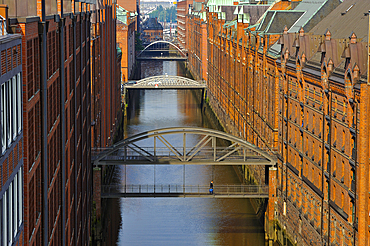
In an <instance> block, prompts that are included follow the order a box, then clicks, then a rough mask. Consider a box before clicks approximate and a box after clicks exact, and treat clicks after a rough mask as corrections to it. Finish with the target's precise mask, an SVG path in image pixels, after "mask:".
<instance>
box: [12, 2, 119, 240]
mask: <svg viewBox="0 0 370 246" xmlns="http://www.w3.org/2000/svg"><path fill="white" fill-rule="evenodd" d="M46 2H47V3H46V4H47V7H48V8H47V9H46V18H45V21H46V22H47V23H48V24H47V25H48V28H47V34H46V40H45V41H46V48H47V51H46V64H47V66H46V68H45V70H46V78H47V81H46V83H47V90H46V92H45V96H46V97H47V105H43V103H42V100H41V99H42V93H43V92H42V90H41V87H42V83H41V82H40V81H42V69H43V68H42V65H41V64H42V62H43V61H42V55H41V47H42V45H41V42H42V35H40V33H39V30H40V21H41V17H42V11H41V10H42V4H41V1H40V2H39V1H38V2H37V5H36V6H35V9H34V11H35V12H34V13H33V12H32V13H28V12H26V13H25V14H24V15H20V14H19V13H23V12H22V11H23V10H22V8H21V7H19V6H20V5H17V6H18V9H16V11H13V13H15V14H14V15H13V16H12V17H13V18H12V19H11V22H10V23H11V30H12V31H13V32H15V33H19V34H21V35H22V68H23V102H24V106H23V108H24V112H23V123H24V138H23V145H24V150H23V153H24V157H25V158H24V179H23V184H24V215H23V219H24V241H23V243H22V244H24V245H46V244H50V245H62V243H63V244H66V245H87V244H89V242H90V227H91V225H90V223H91V222H90V217H91V206H92V192H93V190H92V181H93V180H92V166H91V147H92V146H94V147H101V146H106V145H108V144H110V143H111V141H112V140H111V138H112V137H113V135H114V131H115V126H116V125H117V121H118V120H117V118H118V113H119V112H120V71H119V64H120V59H121V56H119V57H118V56H117V51H116V41H115V40H116V36H115V30H116V20H115V7H114V8H113V6H112V4H111V3H110V2H109V1H97V2H98V4H97V7H96V6H95V5H92V6H91V5H89V4H85V3H78V2H74V1H72V2H68V1H63V5H64V6H63V7H64V15H63V16H60V11H61V2H60V1H57V2H55V1H54V2H55V3H56V5H55V6H53V4H51V3H49V1H46ZM50 2H51V1H50ZM48 3H49V4H51V5H48ZM32 6H33V5H32V4H31V5H30V7H32ZM100 6H103V7H100ZM49 7H51V8H50V9H49ZM31 10H32V8H31ZM36 13H37V14H38V16H39V17H30V16H35V14H36ZM62 17H63V18H62ZM62 27H63V29H62ZM62 30H63V34H64V39H61V33H62ZM62 47H63V49H64V54H62ZM61 61H63V62H61ZM62 90H63V92H64V101H62ZM92 93H93V94H92ZM43 107H46V112H47V114H46V115H44V114H43V113H42V112H43ZM62 108H63V110H62ZM45 117H46V118H47V129H46V131H47V143H46V145H45V146H46V148H45V149H44V148H43V144H42V131H43V127H42V126H43V125H42V121H43V118H45ZM62 126H63V127H62ZM62 137H63V138H62ZM62 139H64V141H65V142H62ZM62 150H64V153H62ZM44 151H45V152H46V156H47V165H44V164H45V163H43V160H42V156H43V154H45V153H43V152H44ZM44 166H47V167H48V169H47V177H48V178H47V180H44V176H43V167H44ZM63 172H65V177H64V178H65V179H64V180H63ZM44 182H46V183H47V208H48V209H47V213H45V210H44V206H45V204H44V200H43V197H42V195H43V194H44V189H43V183H44ZM63 193H64V194H63ZM63 216H65V217H64V218H63ZM63 219H65V220H64V221H63ZM44 221H47V225H48V230H47V235H45V234H44V233H46V231H45V230H44ZM63 235H64V237H63ZM45 236H46V237H45ZM44 238H48V241H49V242H45V241H44Z"/></svg>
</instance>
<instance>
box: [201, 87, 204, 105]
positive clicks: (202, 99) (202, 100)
mask: <svg viewBox="0 0 370 246" xmlns="http://www.w3.org/2000/svg"><path fill="white" fill-rule="evenodd" d="M203 105H204V89H202V98H201V99H200V109H203Z"/></svg>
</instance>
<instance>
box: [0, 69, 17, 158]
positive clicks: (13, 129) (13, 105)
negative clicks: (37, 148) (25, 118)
mask: <svg viewBox="0 0 370 246" xmlns="http://www.w3.org/2000/svg"><path fill="white" fill-rule="evenodd" d="M0 109H1V112H0V134H1V151H2V154H3V153H4V152H5V150H6V149H7V148H8V147H9V146H10V145H11V143H12V142H13V141H14V140H15V139H16V138H17V136H18V134H19V133H20V132H21V131H22V81H21V74H17V75H16V76H14V77H13V78H11V79H10V80H8V81H6V82H5V83H3V84H2V85H1V88H0Z"/></svg>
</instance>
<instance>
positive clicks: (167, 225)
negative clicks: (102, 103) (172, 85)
mask: <svg viewBox="0 0 370 246" xmlns="http://www.w3.org/2000/svg"><path fill="white" fill-rule="evenodd" d="M164 73H167V74H169V75H178V74H180V75H181V73H180V69H179V67H178V66H177V63H176V62H143V63H142V75H143V76H144V77H147V76H153V75H159V74H164ZM131 99H132V100H134V101H135V103H131V101H130V105H129V107H131V108H130V112H131V114H130V116H129V119H128V120H127V126H126V128H125V130H126V132H125V135H126V137H127V136H131V135H133V134H136V133H139V132H142V131H146V130H152V129H156V128H164V127H173V126H200V127H207V128H210V127H211V126H210V123H209V122H208V121H207V120H206V119H204V118H203V115H202V112H201V109H200V108H199V105H198V103H197V102H196V100H195V98H194V94H193V93H192V92H190V91H186V90H179V91H176V90H150V91H145V92H144V91H141V92H137V94H136V95H134V98H131ZM194 138H195V137H194ZM172 141H175V143H173V142H172ZM176 141H182V140H181V139H180V140H176V139H171V143H172V144H174V145H176ZM189 141H193V142H196V141H199V140H198V139H189ZM179 145H181V142H180V144H179ZM184 176H185V180H184ZM114 180H115V182H119V183H126V184H179V185H182V184H183V183H185V184H189V185H198V184H199V185H208V184H209V182H210V181H211V180H214V183H215V192H217V191H216V185H217V184H238V183H239V179H238V177H237V175H236V174H235V171H234V169H233V168H232V167H222V166H221V167H219V166H217V167H210V166H191V165H190V166H186V167H185V173H184V166H149V167H148V166H135V167H133V166H127V167H126V168H125V167H117V168H116V170H115V179H114ZM109 203H110V204H118V205H119V206H118V207H119V210H115V211H112V210H111V211H110V213H111V215H110V216H117V217H118V216H120V225H119V228H116V230H118V238H117V241H116V242H117V245H129V246H131V245H246V246H252V245H253V246H255V245H257V246H258V245H265V243H264V233H263V227H262V225H261V224H260V222H259V221H258V219H257V217H256V215H255V213H254V210H253V209H252V206H251V204H250V200H248V199H209V198H186V199H185V198H122V199H111V201H110V202H109ZM113 234H114V233H113Z"/></svg>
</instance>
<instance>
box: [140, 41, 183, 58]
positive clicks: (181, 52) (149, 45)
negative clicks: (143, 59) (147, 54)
mask: <svg viewBox="0 0 370 246" xmlns="http://www.w3.org/2000/svg"><path fill="white" fill-rule="evenodd" d="M160 43H163V44H169V45H171V46H173V47H175V48H176V49H177V50H178V51H179V52H180V54H181V55H182V56H183V57H186V54H185V53H184V52H183V51H182V50H181V49H180V48H179V47H177V45H175V44H173V43H171V42H168V41H165V40H159V41H155V42H152V43H150V44H148V45H147V46H146V47H145V48H144V49H143V50H142V51H140V53H139V54H137V57H139V56H140V55H141V54H142V53H143V52H144V51H145V50H146V49H148V48H149V47H151V46H153V45H155V44H160Z"/></svg>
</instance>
